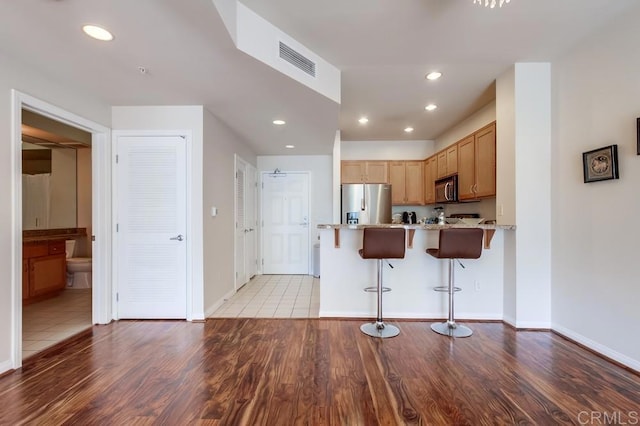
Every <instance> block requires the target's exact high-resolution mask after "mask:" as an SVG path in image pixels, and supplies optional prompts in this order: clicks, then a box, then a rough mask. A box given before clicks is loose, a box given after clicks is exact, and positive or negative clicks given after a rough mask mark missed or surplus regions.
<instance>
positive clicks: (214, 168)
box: [202, 110, 256, 316]
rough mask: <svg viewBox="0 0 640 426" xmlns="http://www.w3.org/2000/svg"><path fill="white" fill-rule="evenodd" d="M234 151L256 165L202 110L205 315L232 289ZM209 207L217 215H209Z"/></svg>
mask: <svg viewBox="0 0 640 426" xmlns="http://www.w3.org/2000/svg"><path fill="white" fill-rule="evenodd" d="M234 154H238V155H239V156H240V157H241V158H242V159H243V160H245V161H246V162H248V163H250V164H252V165H254V166H255V165H256V156H255V154H254V153H253V152H252V151H251V149H250V148H249V147H248V145H247V143H246V142H245V141H244V140H243V139H242V138H241V137H240V136H239V135H238V134H237V133H235V132H234V131H233V130H232V129H230V128H229V127H228V126H227V125H226V124H225V123H223V122H222V121H221V120H219V119H218V118H217V117H216V116H214V115H213V114H211V113H210V112H209V111H207V110H205V111H204V147H203V163H204V170H203V173H204V174H203V206H202V208H203V211H202V213H203V215H204V221H203V240H204V241H203V242H204V249H203V250H204V306H205V313H206V315H207V316H208V315H210V314H211V313H213V311H215V309H217V308H218V307H219V306H220V305H221V304H222V302H223V301H224V298H225V297H228V296H230V295H231V294H233V292H234V289H235V287H234V282H235V279H234V278H235V277H234V250H233V247H234V245H235V236H234V230H235V225H234V223H235V217H234V214H235V213H234V210H233V209H234V187H235V176H234V166H235V159H234ZM211 207H217V208H218V215H217V216H215V217H211Z"/></svg>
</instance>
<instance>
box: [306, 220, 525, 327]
mask: <svg viewBox="0 0 640 426" xmlns="http://www.w3.org/2000/svg"><path fill="white" fill-rule="evenodd" d="M366 227H389V228H390V227H393V228H397V227H401V228H405V229H406V230H407V248H406V252H405V258H404V259H395V260H391V261H389V263H390V264H391V265H392V266H393V268H391V267H389V266H388V265H387V263H385V264H384V267H383V274H384V281H385V286H388V287H390V288H391V289H392V291H390V292H388V293H385V294H384V304H385V316H386V317H387V318H411V319H442V318H445V317H446V316H447V296H446V294H444V293H438V292H434V291H433V288H434V287H437V286H442V285H445V283H446V282H447V279H448V276H447V273H448V269H447V265H446V263H445V262H443V261H440V260H438V259H435V258H433V257H431V256H429V255H427V253H426V249H427V248H433V247H437V246H438V231H439V230H440V229H443V228H449V227H456V228H460V227H463V228H464V227H467V228H468V227H471V228H481V229H483V230H485V233H484V234H485V235H484V249H483V251H482V256H481V257H480V258H479V259H477V260H464V261H463V264H464V266H465V268H464V269H463V268H458V270H457V271H456V286H458V287H461V288H462V290H463V291H461V292H459V293H457V294H456V312H457V314H456V315H457V317H458V318H459V319H462V320H463V319H472V320H503V319H504V315H503V299H504V288H505V286H504V275H505V273H504V268H505V256H504V234H505V232H512V231H513V230H515V226H513V225H491V224H482V225H474V226H470V225H460V224H456V225H434V224H427V225H422V224H418V225H395V224H388V225H387V224H382V225H318V228H319V230H320V258H321V262H320V279H321V284H320V317H334V318H364V317H366V318H371V317H375V314H376V295H375V293H367V292H364V291H363V289H364V288H365V287H370V286H372V285H373V284H374V283H375V282H376V266H375V262H373V261H370V260H363V259H361V258H360V256H359V255H358V250H359V249H360V248H361V247H362V233H363V229H364V228H366Z"/></svg>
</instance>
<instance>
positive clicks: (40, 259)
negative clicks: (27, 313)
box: [22, 240, 67, 304]
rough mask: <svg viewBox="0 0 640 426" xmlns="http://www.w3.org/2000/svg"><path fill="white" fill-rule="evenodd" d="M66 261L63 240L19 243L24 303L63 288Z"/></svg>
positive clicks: (49, 295) (50, 294)
mask: <svg viewBox="0 0 640 426" xmlns="http://www.w3.org/2000/svg"><path fill="white" fill-rule="evenodd" d="M66 278H67V261H66V255H65V241H64V240H48V241H47V240H45V241H32V242H25V243H24V244H23V245H22V301H23V303H24V304H28V303H31V302H35V301H38V300H42V299H46V298H47V297H51V296H55V295H56V294H57V293H58V292H60V291H62V290H64V288H65V285H66Z"/></svg>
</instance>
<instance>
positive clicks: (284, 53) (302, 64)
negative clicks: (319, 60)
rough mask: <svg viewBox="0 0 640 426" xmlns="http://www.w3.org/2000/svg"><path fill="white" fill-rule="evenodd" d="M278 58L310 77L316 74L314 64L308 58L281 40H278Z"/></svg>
mask: <svg viewBox="0 0 640 426" xmlns="http://www.w3.org/2000/svg"><path fill="white" fill-rule="evenodd" d="M280 58H282V59H284V60H285V61H287V62H289V63H290V64H291V65H293V66H294V67H296V68H299V69H301V70H302V71H304V72H306V73H307V74H309V75H310V76H312V77H315V76H316V64H315V62H313V61H312V60H310V59H309V58H306V57H304V56H303V55H302V54H300V53H299V52H296V51H295V50H293V49H292V48H291V47H289V46H287V45H286V44H284V43H283V42H280Z"/></svg>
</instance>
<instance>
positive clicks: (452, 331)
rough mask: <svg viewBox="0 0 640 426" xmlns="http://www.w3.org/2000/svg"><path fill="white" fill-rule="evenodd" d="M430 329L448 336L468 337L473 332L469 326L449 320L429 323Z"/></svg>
mask: <svg viewBox="0 0 640 426" xmlns="http://www.w3.org/2000/svg"><path fill="white" fill-rule="evenodd" d="M431 329H432V330H433V331H435V332H436V333H438V334H442V335H444V336H449V337H469V336H471V335H472V334H473V331H472V330H471V329H470V328H469V327H466V326H464V325H460V324H456V323H455V322H449V321H445V322H440V323H437V324H431Z"/></svg>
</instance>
